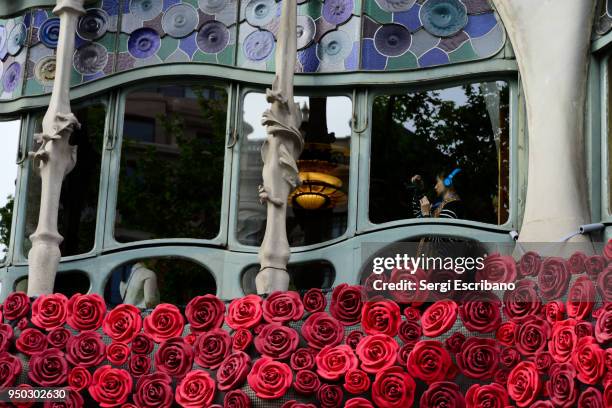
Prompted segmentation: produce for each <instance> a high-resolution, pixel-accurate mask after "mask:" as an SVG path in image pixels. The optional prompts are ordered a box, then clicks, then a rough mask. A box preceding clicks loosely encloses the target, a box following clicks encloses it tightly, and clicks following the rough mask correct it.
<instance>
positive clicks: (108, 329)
mask: <svg viewBox="0 0 612 408" xmlns="http://www.w3.org/2000/svg"><path fill="white" fill-rule="evenodd" d="M141 328H142V318H141V317H140V310H138V308H137V307H136V306H132V305H128V304H121V305H119V306H117V307H115V308H114V309H113V310H111V311H110V312H108V314H107V315H106V318H105V319H104V323H103V324H102V329H103V330H104V333H106V335H107V336H108V337H110V338H111V339H113V340H115V341H119V342H122V343H129V342H130V341H132V339H133V338H134V337H135V336H136V335H137V334H138V332H139V331H140V329H141Z"/></svg>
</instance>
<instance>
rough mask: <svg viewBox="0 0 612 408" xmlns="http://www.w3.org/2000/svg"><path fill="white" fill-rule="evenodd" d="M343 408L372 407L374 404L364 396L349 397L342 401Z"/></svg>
mask: <svg viewBox="0 0 612 408" xmlns="http://www.w3.org/2000/svg"><path fill="white" fill-rule="evenodd" d="M344 408H374V405H372V403H371V402H370V401H368V400H367V399H365V398H351V399H349V400H347V401H346V402H345V403H344Z"/></svg>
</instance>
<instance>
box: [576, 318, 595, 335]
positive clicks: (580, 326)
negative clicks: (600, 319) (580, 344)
mask: <svg viewBox="0 0 612 408" xmlns="http://www.w3.org/2000/svg"><path fill="white" fill-rule="evenodd" d="M575 330H576V336H578V338H581V337H585V336H591V337H592V336H593V335H594V333H595V331H594V329H593V325H592V324H591V323H589V322H585V321H580V322H577V323H576V328H575Z"/></svg>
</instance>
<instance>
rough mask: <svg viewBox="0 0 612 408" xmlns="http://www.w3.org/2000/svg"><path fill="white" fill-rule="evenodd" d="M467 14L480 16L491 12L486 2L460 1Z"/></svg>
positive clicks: (480, 0)
mask: <svg viewBox="0 0 612 408" xmlns="http://www.w3.org/2000/svg"><path fill="white" fill-rule="evenodd" d="M462 1H463V4H465V7H466V8H467V12H468V14H480V13H487V12H489V11H493V9H492V8H491V5H490V4H489V2H488V1H487V0H462Z"/></svg>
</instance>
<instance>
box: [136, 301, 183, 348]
mask: <svg viewBox="0 0 612 408" xmlns="http://www.w3.org/2000/svg"><path fill="white" fill-rule="evenodd" d="M143 327H144V332H145V333H146V334H148V335H149V336H151V338H152V339H153V340H154V341H155V342H156V343H161V342H163V341H165V340H168V339H170V338H172V337H177V336H180V335H181V334H182V333H183V328H184V327H185V319H184V318H183V315H182V314H181V311H180V310H179V308H178V307H176V306H174V305H171V304H168V303H162V304H160V305H157V306H156V307H155V309H153V312H151V314H150V315H148V316H147V317H145V318H144V324H143Z"/></svg>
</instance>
